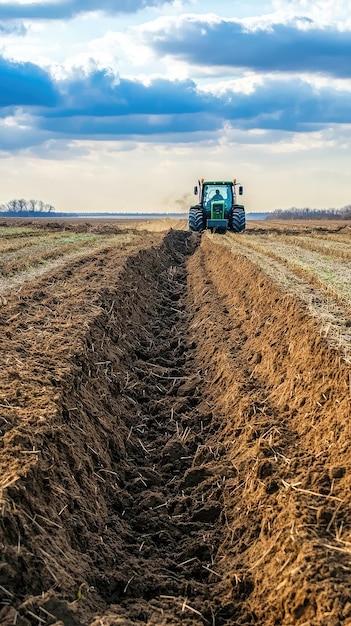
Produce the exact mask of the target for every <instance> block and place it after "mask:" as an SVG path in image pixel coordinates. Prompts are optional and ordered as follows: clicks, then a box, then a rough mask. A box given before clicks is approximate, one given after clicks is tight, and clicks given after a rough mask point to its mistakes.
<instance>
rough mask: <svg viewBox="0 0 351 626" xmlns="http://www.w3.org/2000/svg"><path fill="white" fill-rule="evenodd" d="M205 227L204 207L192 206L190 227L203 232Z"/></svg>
mask: <svg viewBox="0 0 351 626" xmlns="http://www.w3.org/2000/svg"><path fill="white" fill-rule="evenodd" d="M204 228H205V227H204V218H203V214H202V209H200V208H197V207H191V208H190V210H189V229H190V230H193V231H194V232H198V233H202V231H203V230H204Z"/></svg>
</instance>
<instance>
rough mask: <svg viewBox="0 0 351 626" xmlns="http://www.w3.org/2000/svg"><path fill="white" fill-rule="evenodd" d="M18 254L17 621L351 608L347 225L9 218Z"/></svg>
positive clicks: (13, 582) (344, 616) (6, 605)
mask: <svg viewBox="0 0 351 626" xmlns="http://www.w3.org/2000/svg"><path fill="white" fill-rule="evenodd" d="M169 226H173V228H172V229H170V230H169ZM0 261H1V263H0V324H1V337H2V340H1V351H0V359H1V367H0V379H1V384H0V430H1V458H0V467H1V471H0V481H1V482H0V500H1V509H0V511H1V517H0V519H1V531H0V532H1V535H0V542H1V545H2V550H1V552H2V556H1V566H0V598H1V605H0V623H1V624H6V625H8V626H9V625H10V624H18V625H19V626H32V625H36V626H37V625H38V624H44V625H46V624H47V625H49V624H56V626H58V625H59V624H63V625H64V626H85V625H87V626H88V625H89V626H115V625H119V626H139V625H142V624H149V625H150V626H156V625H157V626H166V625H175V624H180V623H181V624H184V625H186V626H194V625H196V624H201V625H206V624H210V625H214V626H220V625H222V624H229V625H230V626H231V625H233V626H234V625H236V624H238V625H239V624H240V625H249V624H265V625H268V626H274V625H275V626H276V625H277V624H284V625H286V626H288V625H289V626H290V625H291V626H293V625H298V626H302V625H310V626H333V625H335V626H337V625H338V624H340V623H343V624H351V599H350V591H349V590H350V584H351V454H350V434H351V433H350V428H351V427H350V417H351V411H350V405H351V354H350V339H351V229H350V227H349V226H348V224H347V223H346V222H345V223H337V222H335V223H333V222H332V223H323V222H315V223H313V222H300V223H299V222H296V223H295V222H294V223H283V222H267V223H265V222H252V223H250V222H249V223H248V228H247V230H246V231H245V232H244V233H242V234H240V235H236V234H229V233H228V234H226V235H211V234H209V233H204V234H203V235H202V237H200V235H198V234H197V233H189V232H187V231H186V225H183V224H181V223H169V222H167V220H165V221H164V222H162V223H161V222H159V223H156V222H140V223H121V224H119V223H117V222H109V221H98V220H96V221H95V220H94V223H93V222H91V223H80V222H79V221H78V220H77V221H76V222H73V221H72V222H68V221H67V222H66V221H65V222H63V221H62V222H60V221H57V222H53V221H48V222H45V221H42V222H40V221H38V222H33V223H31V222H28V223H26V222H25V221H23V222H16V221H11V222H10V221H9V222H6V221H3V222H0Z"/></svg>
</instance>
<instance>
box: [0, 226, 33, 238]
mask: <svg viewBox="0 0 351 626" xmlns="http://www.w3.org/2000/svg"><path fill="white" fill-rule="evenodd" d="M37 234H38V229H37V228H27V227H26V226H3V225H2V224H0V239H7V238H11V239H14V238H15V237H35V235H37Z"/></svg>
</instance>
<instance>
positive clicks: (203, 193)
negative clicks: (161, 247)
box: [189, 178, 246, 233]
mask: <svg viewBox="0 0 351 626" xmlns="http://www.w3.org/2000/svg"><path fill="white" fill-rule="evenodd" d="M237 186H238V191H239V196H242V195H243V187H242V185H238V183H237V182H236V178H234V180H232V181H217V180H215V181H205V180H204V179H202V180H201V181H200V180H199V184H198V185H196V186H195V187H194V194H195V195H198V197H199V203H198V204H196V205H194V206H191V207H190V209H189V228H190V230H193V231H197V232H199V233H201V232H202V231H204V230H205V229H206V228H208V229H210V230H211V232H212V233H214V232H217V233H226V232H227V230H230V231H231V232H233V233H241V232H242V231H243V230H245V226H246V219H245V209H244V206H243V205H242V204H237V202H236V187H237Z"/></svg>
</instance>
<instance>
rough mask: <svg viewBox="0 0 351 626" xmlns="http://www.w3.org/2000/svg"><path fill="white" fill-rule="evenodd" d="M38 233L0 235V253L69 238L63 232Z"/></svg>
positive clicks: (58, 241)
mask: <svg viewBox="0 0 351 626" xmlns="http://www.w3.org/2000/svg"><path fill="white" fill-rule="evenodd" d="M36 235H37V236H36V237H35V236H33V235H31V236H30V237H29V238H28V239H27V238H26V237H16V236H15V237H0V255H1V254H5V253H7V252H17V251H20V250H24V249H27V248H31V247H33V246H39V245H42V244H43V243H47V244H50V243H52V242H53V243H60V242H62V241H65V239H63V237H65V238H67V235H63V234H62V233H59V234H58V233H43V232H42V231H39V230H38V231H37V232H36ZM85 236H86V235H85ZM78 241H79V240H78ZM65 243H67V241H65Z"/></svg>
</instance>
